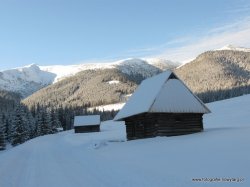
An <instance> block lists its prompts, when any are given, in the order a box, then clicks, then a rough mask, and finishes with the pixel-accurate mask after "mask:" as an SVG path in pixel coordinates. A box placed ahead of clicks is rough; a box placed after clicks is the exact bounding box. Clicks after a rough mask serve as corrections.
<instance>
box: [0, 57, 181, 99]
mask: <svg viewBox="0 0 250 187" xmlns="http://www.w3.org/2000/svg"><path fill="white" fill-rule="evenodd" d="M176 66H178V64H177V63H173V62H170V61H167V60H164V59H150V60H149V61H147V60H146V59H145V60H143V59H125V60H120V61H115V62H110V63H93V64H79V65H64V66H63V65H55V66H37V65H35V64H32V65H29V66H25V67H21V68H15V69H11V70H6V71H2V72H0V89H3V90H7V91H14V92H19V93H21V95H22V96H24V97H25V96H28V95H30V94H32V93H33V92H35V91H37V90H39V89H41V88H42V87H45V86H47V85H50V84H52V83H55V82H57V81H59V80H62V79H64V78H67V77H69V76H73V75H75V74H76V73H78V72H80V71H84V70H89V69H90V70H93V69H111V68H116V69H119V70H120V71H122V72H123V73H126V74H129V75H130V74H140V75H143V76H146V77H148V76H152V75H155V74H156V73H157V72H156V71H157V70H158V69H161V70H166V69H169V68H173V67H176Z"/></svg>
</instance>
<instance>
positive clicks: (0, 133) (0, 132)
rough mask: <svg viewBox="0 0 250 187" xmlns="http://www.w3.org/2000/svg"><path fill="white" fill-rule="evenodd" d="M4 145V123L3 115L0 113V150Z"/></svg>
mask: <svg viewBox="0 0 250 187" xmlns="http://www.w3.org/2000/svg"><path fill="white" fill-rule="evenodd" d="M5 147H6V136H5V123H4V119H3V116H2V115H1V114H0V150H4V149H5Z"/></svg>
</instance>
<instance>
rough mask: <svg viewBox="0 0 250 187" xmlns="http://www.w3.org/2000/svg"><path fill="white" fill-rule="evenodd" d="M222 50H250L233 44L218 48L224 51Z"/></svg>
mask: <svg viewBox="0 0 250 187" xmlns="http://www.w3.org/2000/svg"><path fill="white" fill-rule="evenodd" d="M222 50H231V51H243V52H250V49H249V48H245V47H236V46H233V45H225V46H223V47H222V48H219V49H216V51H222Z"/></svg>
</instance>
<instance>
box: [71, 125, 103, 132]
mask: <svg viewBox="0 0 250 187" xmlns="http://www.w3.org/2000/svg"><path fill="white" fill-rule="evenodd" d="M74 129H75V133H87V132H100V125H89V126H76V127H74Z"/></svg>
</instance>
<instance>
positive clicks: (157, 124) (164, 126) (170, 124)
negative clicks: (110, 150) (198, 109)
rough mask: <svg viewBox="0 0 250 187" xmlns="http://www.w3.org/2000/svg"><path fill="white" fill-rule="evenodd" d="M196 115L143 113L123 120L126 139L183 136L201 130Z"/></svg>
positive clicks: (199, 120)
mask: <svg viewBox="0 0 250 187" xmlns="http://www.w3.org/2000/svg"><path fill="white" fill-rule="evenodd" d="M202 115H203V114H196V113H143V114H139V115H136V116H132V117H129V118H126V119H125V124H126V132H127V139H128V140H133V139H140V138H150V137H155V136H176V135H184V134H190V133H195V132H200V131H202V130H203V123H202Z"/></svg>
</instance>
